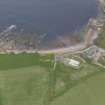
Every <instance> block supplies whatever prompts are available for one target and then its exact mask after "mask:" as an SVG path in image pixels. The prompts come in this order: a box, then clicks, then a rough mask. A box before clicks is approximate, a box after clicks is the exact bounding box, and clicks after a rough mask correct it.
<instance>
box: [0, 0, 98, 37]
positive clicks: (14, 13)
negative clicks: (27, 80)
mask: <svg viewBox="0 0 105 105" xmlns="http://www.w3.org/2000/svg"><path fill="white" fill-rule="evenodd" d="M97 11H98V9H97V0H0V29H2V28H5V27H8V26H10V25H16V26H17V27H18V29H20V30H23V31H24V32H25V33H36V34H38V35H45V34H46V35H45V37H49V38H52V37H53V39H54V38H56V36H64V35H70V34H69V33H72V32H75V31H79V30H81V28H82V27H84V25H86V24H87V23H88V21H89V19H90V18H93V17H96V16H97ZM49 38H47V39H49Z"/></svg>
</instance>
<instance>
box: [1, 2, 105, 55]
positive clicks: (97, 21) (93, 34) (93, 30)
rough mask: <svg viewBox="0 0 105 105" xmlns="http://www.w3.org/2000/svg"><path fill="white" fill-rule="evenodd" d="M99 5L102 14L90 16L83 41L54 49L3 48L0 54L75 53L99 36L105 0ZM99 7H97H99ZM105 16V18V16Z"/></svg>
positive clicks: (103, 20)
mask: <svg viewBox="0 0 105 105" xmlns="http://www.w3.org/2000/svg"><path fill="white" fill-rule="evenodd" d="M97 3H98V7H99V8H100V9H101V14H100V13H99V15H97V17H96V18H90V19H89V22H88V24H87V25H86V26H88V28H87V27H86V30H87V29H88V30H87V31H86V32H85V34H84V35H82V34H81V35H82V36H83V41H81V42H79V43H77V44H75V45H72V46H68V47H61V48H54V49H48V50H39V49H37V48H36V49H23V50H19V49H2V51H0V54H6V53H14V54H19V53H23V52H25V53H39V54H56V53H60V54H62V53H73V52H74V53H75V52H76V51H81V50H83V49H85V48H87V47H88V46H89V45H91V44H93V43H94V40H95V39H97V38H98V36H99V34H100V33H101V31H102V28H103V26H104V23H105V1H104V0H98V1H97ZM98 7H97V8H98ZM101 15H102V16H101ZM103 17H104V18H103Z"/></svg>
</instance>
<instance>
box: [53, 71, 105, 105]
mask: <svg viewBox="0 0 105 105" xmlns="http://www.w3.org/2000/svg"><path fill="white" fill-rule="evenodd" d="M51 105H105V73H103V72H101V73H99V74H96V75H94V76H92V77H90V78H88V79H87V80H85V82H82V83H81V84H79V85H77V86H75V87H73V88H72V89H70V90H69V91H68V92H67V93H65V94H64V95H63V96H62V97H59V98H58V99H55V101H54V102H52V104H51Z"/></svg>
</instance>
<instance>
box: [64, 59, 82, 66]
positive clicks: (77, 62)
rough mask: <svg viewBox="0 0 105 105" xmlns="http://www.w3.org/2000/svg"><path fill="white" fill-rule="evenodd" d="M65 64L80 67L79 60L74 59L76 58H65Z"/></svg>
mask: <svg viewBox="0 0 105 105" xmlns="http://www.w3.org/2000/svg"><path fill="white" fill-rule="evenodd" d="M64 64H66V65H71V66H73V67H79V66H80V62H79V61H77V60H74V59H69V58H65V60H64Z"/></svg>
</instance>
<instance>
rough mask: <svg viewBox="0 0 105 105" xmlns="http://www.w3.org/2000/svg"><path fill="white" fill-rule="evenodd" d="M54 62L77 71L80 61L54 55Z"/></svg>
mask: <svg viewBox="0 0 105 105" xmlns="http://www.w3.org/2000/svg"><path fill="white" fill-rule="evenodd" d="M55 62H62V63H63V64H64V65H66V66H71V67H73V68H74V69H79V68H80V66H81V61H79V60H76V59H74V58H69V57H63V56H61V55H55Z"/></svg>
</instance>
